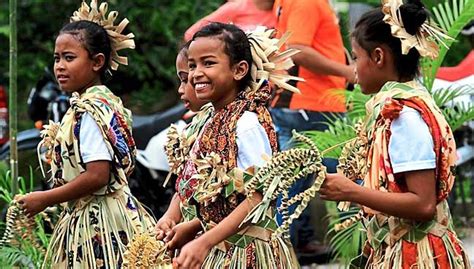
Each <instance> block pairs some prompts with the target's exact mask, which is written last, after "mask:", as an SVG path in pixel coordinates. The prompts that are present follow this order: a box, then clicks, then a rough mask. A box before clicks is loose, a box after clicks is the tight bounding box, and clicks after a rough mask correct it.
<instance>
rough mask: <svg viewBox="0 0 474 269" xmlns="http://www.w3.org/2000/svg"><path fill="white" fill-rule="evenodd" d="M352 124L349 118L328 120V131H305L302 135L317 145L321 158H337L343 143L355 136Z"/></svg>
mask: <svg viewBox="0 0 474 269" xmlns="http://www.w3.org/2000/svg"><path fill="white" fill-rule="evenodd" d="M354 124H355V123H353V122H352V121H351V119H349V118H342V119H341V118H339V119H336V120H329V123H328V128H329V129H328V130H325V131H306V132H304V135H305V136H307V137H309V138H310V139H311V140H312V141H313V142H314V143H315V144H316V145H317V147H318V149H319V151H320V152H324V154H323V157H331V158H338V157H339V155H341V150H342V147H343V146H344V142H346V141H348V140H350V139H352V138H354V137H355V136H356V133H355V129H354V127H353V126H354ZM331 148H332V149H331ZM328 149H331V150H330V151H328Z"/></svg>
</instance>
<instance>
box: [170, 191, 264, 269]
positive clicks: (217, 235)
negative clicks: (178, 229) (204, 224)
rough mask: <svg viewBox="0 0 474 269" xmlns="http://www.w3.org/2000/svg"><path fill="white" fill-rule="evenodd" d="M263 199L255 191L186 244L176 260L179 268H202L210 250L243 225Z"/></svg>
mask: <svg viewBox="0 0 474 269" xmlns="http://www.w3.org/2000/svg"><path fill="white" fill-rule="evenodd" d="M260 201H262V195H261V194H260V193H258V192H255V193H254V194H253V196H252V198H247V199H245V200H244V201H243V202H242V203H240V205H239V206H237V208H235V209H234V211H232V213H230V214H229V216H227V217H225V218H224V219H223V220H222V221H221V222H219V224H217V225H216V226H215V227H214V228H212V229H210V230H209V231H207V232H205V233H204V234H203V235H201V236H200V237H198V238H196V239H195V240H193V241H191V242H190V243H188V244H187V245H185V246H184V247H183V248H182V250H181V253H180V255H179V256H178V258H176V259H175V262H176V263H177V264H178V266H179V267H178V268H200V266H201V264H202V263H203V262H204V259H205V258H206V256H207V254H208V252H209V250H210V249H211V248H212V247H214V246H215V245H217V244H219V243H220V242H222V241H223V240H225V239H226V238H228V237H229V236H231V235H234V234H236V233H237V232H238V231H239V230H241V229H242V228H243V227H239V226H240V223H241V222H242V221H243V220H244V218H245V217H246V216H247V214H248V213H249V212H250V211H251V210H252V209H253V208H254V207H255V206H256V205H257V204H258V203H259V202H260Z"/></svg>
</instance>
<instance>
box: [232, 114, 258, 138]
mask: <svg viewBox="0 0 474 269" xmlns="http://www.w3.org/2000/svg"><path fill="white" fill-rule="evenodd" d="M255 128H263V126H262V124H260V122H259V120H258V116H257V114H256V113H254V112H250V111H245V112H244V113H243V114H242V116H241V117H240V118H239V119H238V120H237V130H236V132H237V134H239V133H243V132H246V131H249V130H252V129H255Z"/></svg>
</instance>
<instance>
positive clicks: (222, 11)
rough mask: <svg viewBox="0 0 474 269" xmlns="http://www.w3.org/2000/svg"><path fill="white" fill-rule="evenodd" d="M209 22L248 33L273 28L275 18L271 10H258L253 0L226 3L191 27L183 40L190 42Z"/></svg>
mask: <svg viewBox="0 0 474 269" xmlns="http://www.w3.org/2000/svg"><path fill="white" fill-rule="evenodd" d="M211 22H222V23H233V24H235V25H236V26H238V27H240V29H242V30H244V31H250V30H253V29H255V28H256V27H257V26H260V25H263V26H265V27H267V28H275V24H276V17H275V14H274V13H273V12H272V11H271V10H260V9H258V8H257V7H256V6H255V4H254V2H253V0H240V1H233V2H227V3H225V4H223V5H222V6H220V7H219V8H218V9H217V10H216V11H214V12H213V13H211V14H209V15H208V16H206V17H204V18H202V19H201V20H199V21H198V22H196V23H195V24H194V25H193V26H191V27H190V28H189V29H188V30H187V31H186V33H185V34H184V40H186V41H188V40H190V39H191V38H192V37H193V35H194V33H196V32H197V31H199V29H201V28H202V27H203V26H205V25H207V24H209V23H211Z"/></svg>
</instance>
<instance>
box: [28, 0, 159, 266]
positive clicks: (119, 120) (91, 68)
mask: <svg viewBox="0 0 474 269" xmlns="http://www.w3.org/2000/svg"><path fill="white" fill-rule="evenodd" d="M104 4H105V3H103V4H102V5H101V8H100V10H101V11H100V12H99V11H98V10H97V2H96V1H95V0H93V1H92V3H91V7H92V11H91V12H92V13H93V12H97V13H96V14H98V16H96V17H94V16H90V17H88V16H87V15H88V10H89V8H88V7H87V5H86V4H85V3H83V6H82V7H81V9H80V10H79V12H78V13H75V15H74V16H73V17H72V18H71V21H72V22H71V23H69V24H67V25H65V26H64V27H63V28H62V29H61V31H60V32H59V35H58V37H57V38H56V44H55V49H54V73H55V76H56V79H57V81H58V83H59V85H60V87H61V90H63V91H65V92H68V93H72V98H71V101H70V102H71V108H70V109H69V110H68V111H67V113H66V115H65V116H64V118H63V120H62V122H61V124H60V125H59V124H50V125H49V126H48V127H47V129H45V130H44V131H42V134H43V141H42V142H41V143H42V145H43V146H46V147H48V151H47V157H48V158H49V159H50V160H51V174H52V178H51V181H52V183H53V187H54V188H53V189H51V190H46V191H37V192H32V193H30V194H27V195H25V196H24V197H22V198H21V200H20V201H19V203H20V204H21V205H22V207H23V209H24V210H25V212H26V214H27V215H29V216H30V217H32V216H34V215H35V214H37V213H39V212H41V211H42V210H44V209H45V208H46V207H48V206H52V205H55V204H60V203H63V205H64V210H63V212H62V213H61V216H60V219H59V220H58V222H57V224H56V226H55V229H54V232H53V235H52V237H51V241H50V245H49V247H48V251H47V254H46V260H45V263H44V266H45V267H53V268H119V267H120V266H121V263H122V261H123V258H122V257H123V255H124V253H125V247H126V245H127V243H128V241H129V240H130V238H132V237H133V236H134V235H135V234H137V233H142V232H145V231H152V230H153V226H154V220H153V219H152V218H151V217H150V216H149V215H148V213H147V212H146V211H145V210H144V209H143V208H142V206H141V205H140V203H139V202H138V201H137V200H136V199H135V198H134V197H133V196H132V194H131V193H130V189H129V187H128V184H127V177H128V175H129V174H130V173H131V172H132V169H133V167H134V162H135V154H136V148H135V143H134V141H133V138H132V134H131V129H130V128H131V113H130V111H129V110H128V109H126V108H125V107H123V105H122V102H121V100H120V99H119V98H118V97H116V96H115V95H114V94H113V93H112V92H111V91H110V90H109V89H108V88H107V87H105V86H104V85H102V81H103V78H104V76H105V73H106V72H107V71H108V70H109V68H112V69H116V68H117V65H118V64H117V62H118V63H126V58H125V59H124V58H123V57H122V58H120V57H118V55H117V52H116V51H117V48H119V47H123V48H125V47H128V48H133V47H134V43H133V40H132V39H130V38H131V37H133V35H131V34H130V35H127V36H125V35H121V34H120V33H115V34H114V35H113V36H109V35H108V34H107V31H106V30H105V28H104V27H102V26H100V25H99V24H100V23H101V21H100V19H101V18H106V16H105V15H106V14H105V12H106V8H105V9H104V7H106V6H103V5H104ZM85 7H87V8H85ZM102 12H103V13H104V14H102ZM84 14H86V16H85V18H83V17H81V15H84ZM90 18H93V19H92V20H93V21H88V20H83V19H90ZM94 19H96V20H94ZM102 23H106V22H102ZM109 23H113V21H112V22H110V21H109ZM125 25H126V24H125ZM114 38H119V40H115V41H116V43H112V42H111V40H113V39H114Z"/></svg>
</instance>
